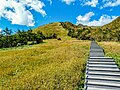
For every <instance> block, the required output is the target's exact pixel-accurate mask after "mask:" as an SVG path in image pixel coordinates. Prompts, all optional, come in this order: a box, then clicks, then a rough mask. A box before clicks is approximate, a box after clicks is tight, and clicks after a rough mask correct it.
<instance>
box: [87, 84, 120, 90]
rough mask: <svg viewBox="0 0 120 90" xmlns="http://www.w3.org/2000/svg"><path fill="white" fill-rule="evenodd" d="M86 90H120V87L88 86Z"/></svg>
mask: <svg viewBox="0 0 120 90" xmlns="http://www.w3.org/2000/svg"><path fill="white" fill-rule="evenodd" d="M85 90H120V87H114V86H106V85H98V84H88V85H87V88H86V89H85Z"/></svg>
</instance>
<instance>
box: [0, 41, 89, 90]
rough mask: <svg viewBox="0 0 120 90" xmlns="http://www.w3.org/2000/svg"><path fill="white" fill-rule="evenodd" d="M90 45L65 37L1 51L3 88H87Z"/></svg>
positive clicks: (72, 89) (3, 89) (59, 89)
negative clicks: (85, 80)
mask: <svg viewBox="0 0 120 90" xmlns="http://www.w3.org/2000/svg"><path fill="white" fill-rule="evenodd" d="M89 46H90V42H88V41H78V40H74V39H72V40H66V39H64V40H62V41H57V40H46V41H45V43H43V44H38V45H33V46H25V47H22V48H12V49H7V50H0V90H77V89H78V88H81V87H83V83H84V71H85V64H86V60H87V56H88V54H89Z"/></svg>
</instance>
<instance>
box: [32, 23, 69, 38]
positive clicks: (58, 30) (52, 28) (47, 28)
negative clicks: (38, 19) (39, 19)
mask: <svg viewBox="0 0 120 90" xmlns="http://www.w3.org/2000/svg"><path fill="white" fill-rule="evenodd" d="M38 31H41V32H42V33H43V34H44V35H49V34H54V33H55V34H57V35H58V36H67V33H68V31H67V30H65V29H64V28H63V26H62V25H61V23H60V22H55V23H50V24H46V25H44V26H40V27H38V28H36V29H34V30H33V32H35V33H36V32H38Z"/></svg>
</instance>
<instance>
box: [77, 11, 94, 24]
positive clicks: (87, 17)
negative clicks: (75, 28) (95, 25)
mask: <svg viewBox="0 0 120 90" xmlns="http://www.w3.org/2000/svg"><path fill="white" fill-rule="evenodd" d="M92 16H94V13H93V12H89V13H87V14H85V15H84V16H82V15H79V16H78V17H77V18H76V19H77V23H76V24H80V23H82V24H87V23H88V22H89V21H90V19H91V17H92Z"/></svg>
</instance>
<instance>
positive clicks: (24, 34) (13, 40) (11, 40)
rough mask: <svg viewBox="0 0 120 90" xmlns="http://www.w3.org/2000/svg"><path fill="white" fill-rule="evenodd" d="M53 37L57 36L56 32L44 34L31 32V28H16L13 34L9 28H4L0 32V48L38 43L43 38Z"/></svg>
mask: <svg viewBox="0 0 120 90" xmlns="http://www.w3.org/2000/svg"><path fill="white" fill-rule="evenodd" d="M54 38H57V35H56V34H51V35H48V36H45V35H43V33H42V32H40V31H38V32H37V33H33V32H32V29H29V30H28V31H24V30H18V31H17V33H15V34H13V33H12V30H11V29H8V28H6V29H4V30H2V32H0V48H9V47H16V46H21V45H27V44H29V45H32V44H39V43H42V42H43V40H44V39H54Z"/></svg>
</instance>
